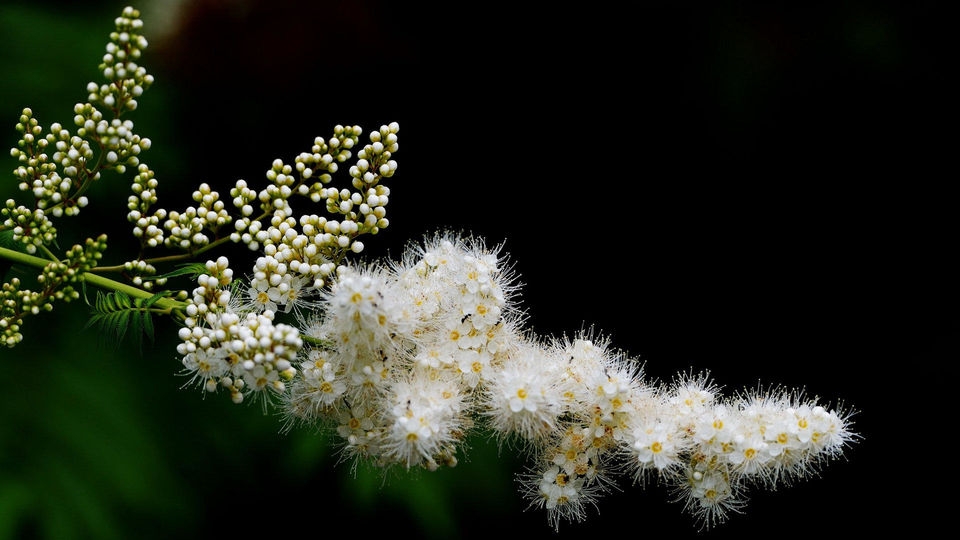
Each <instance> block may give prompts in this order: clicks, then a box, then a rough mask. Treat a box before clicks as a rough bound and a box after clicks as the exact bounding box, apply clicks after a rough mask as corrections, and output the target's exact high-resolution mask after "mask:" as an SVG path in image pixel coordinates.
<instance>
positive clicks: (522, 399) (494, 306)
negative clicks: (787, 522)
mask: <svg viewBox="0 0 960 540" xmlns="http://www.w3.org/2000/svg"><path fill="white" fill-rule="evenodd" d="M115 25H116V31H114V32H112V33H111V34H110V42H109V43H108V45H107V48H106V53H105V54H104V56H103V58H102V62H101V64H100V70H101V73H102V75H103V78H104V80H105V82H103V83H100V84H97V83H89V84H88V86H87V93H88V96H87V97H88V102H87V103H82V104H77V105H76V106H75V108H74V113H75V117H74V124H75V125H76V127H77V129H76V133H75V134H71V133H70V132H69V131H68V130H67V129H66V128H64V127H63V126H62V125H60V124H56V123H55V124H52V125H51V126H50V128H49V130H48V133H46V134H44V130H43V128H42V127H41V126H40V124H39V122H38V121H37V120H36V119H35V118H34V117H33V112H32V111H31V110H30V109H24V110H23V113H22V114H21V116H20V119H19V123H18V124H17V130H18V131H19V132H20V133H21V139H20V140H19V142H18V145H17V147H16V148H14V149H13V150H12V151H11V154H12V155H13V157H15V158H16V159H17V160H18V166H17V168H16V169H15V171H14V175H15V177H16V179H17V181H18V183H19V187H20V189H21V190H22V191H24V192H29V193H30V194H32V196H33V199H34V202H33V204H32V205H22V204H19V203H17V202H16V201H14V200H12V199H11V200H9V201H6V203H5V204H4V205H3V207H2V208H0V218H2V221H0V241H3V242H4V243H7V239H9V240H10V241H12V242H14V243H16V244H17V245H18V246H19V247H20V248H21V249H20V250H13V249H9V248H7V247H4V246H3V245H0V256H2V257H3V258H6V259H10V260H13V261H15V262H20V263H24V264H27V265H33V266H35V267H37V268H38V269H39V274H38V276H37V280H36V281H37V283H38V284H39V287H40V289H39V290H37V291H33V290H29V289H25V288H23V287H22V284H21V282H20V280H19V279H16V278H13V279H11V280H10V281H8V282H5V283H3V285H2V289H0V339H2V340H3V342H4V344H5V345H6V346H8V347H13V346H15V345H16V344H17V343H19V342H20V340H21V339H22V334H21V332H20V328H21V325H22V323H23V319H24V317H26V316H28V315H36V314H39V313H40V312H42V311H49V310H51V309H52V308H53V302H54V301H56V300H60V301H63V302H69V301H72V300H75V299H78V298H79V297H80V294H79V292H78V291H77V283H80V282H85V283H93V284H94V285H96V286H99V287H102V288H106V289H113V290H114V291H115V293H116V294H120V293H122V294H124V295H134V296H137V297H138V299H139V300H140V301H142V304H140V305H136V306H132V308H133V309H134V310H135V311H136V313H137V316H144V314H149V313H152V312H155V313H163V314H165V315H171V316H172V318H173V319H174V320H176V321H177V322H179V323H181V326H180V328H179V330H178V337H179V343H178V344H177V348H176V351H177V355H176V359H177V360H178V362H179V365H180V373H181V374H182V375H183V376H184V377H185V378H186V379H187V382H186V384H185V385H184V386H194V387H199V388H200V389H202V391H203V393H204V395H205V394H206V393H217V392H221V391H223V392H225V393H226V394H228V395H229V397H230V399H232V401H233V402H234V403H238V404H239V403H244V402H246V403H250V402H259V403H260V404H261V405H262V406H263V407H264V411H266V408H267V407H268V406H269V405H276V406H277V407H278V408H279V410H280V414H281V415H282V418H283V420H284V422H285V429H292V428H293V427H294V426H307V427H312V428H315V429H321V430H326V431H328V432H329V433H330V434H331V435H333V439H334V440H335V441H336V443H335V444H336V446H337V451H338V452H339V456H340V459H341V460H344V461H350V462H352V464H353V466H354V467H355V466H356V465H357V464H358V463H360V462H369V463H373V464H375V465H377V466H380V467H383V468H384V469H387V468H393V467H397V468H401V469H405V470H406V469H412V468H423V469H426V470H431V471H432V470H436V469H438V468H440V467H452V466H455V465H456V464H457V462H458V460H459V457H458V455H459V454H460V453H461V452H462V451H463V450H464V447H465V445H466V442H467V440H468V437H469V436H470V435H471V434H474V433H476V434H481V435H484V436H487V437H489V438H490V439H492V440H494V441H495V442H496V443H497V444H499V445H500V447H501V449H511V450H516V451H518V452H521V453H522V454H523V455H524V456H525V457H527V458H528V463H527V467H526V469H525V470H524V471H523V472H521V473H519V474H518V475H517V481H518V486H519V492H520V494H521V495H522V496H523V497H524V498H526V500H527V503H528V504H529V507H530V508H537V509H540V510H543V511H545V512H546V515H547V521H548V523H549V524H550V525H552V526H553V527H554V528H555V529H558V528H559V527H560V524H561V523H563V522H569V521H580V520H583V519H585V517H586V516H587V514H588V511H589V510H590V508H591V507H595V506H597V504H598V501H599V499H600V498H601V497H602V496H603V495H604V494H606V493H608V492H610V491H611V490H615V489H621V488H622V485H621V478H626V479H627V482H629V483H632V484H636V485H639V486H645V485H647V484H662V485H664V486H666V488H667V489H668V490H669V492H670V494H671V496H672V498H673V500H674V501H675V502H677V503H679V504H681V505H682V507H683V509H684V510H685V511H687V512H689V513H690V514H691V515H692V516H693V517H694V520H695V522H696V523H697V524H699V526H700V527H702V528H710V527H713V526H715V525H717V524H719V523H722V522H723V521H725V520H726V519H728V517H729V516H730V515H731V514H733V513H738V512H741V511H743V509H744V508H745V506H746V504H747V497H748V495H749V494H750V492H751V491H752V490H753V489H775V488H777V487H778V486H781V485H787V484H790V483H792V482H795V481H798V480H800V479H804V478H808V477H810V476H814V475H816V474H818V473H819V472H820V470H821V468H822V467H823V466H824V465H826V464H827V463H828V462H829V461H831V460H832V459H834V458H837V457H839V456H841V455H842V454H843V451H844V450H845V449H846V448H847V447H848V446H849V445H851V444H852V443H853V442H855V441H857V440H858V438H859V436H858V435H857V434H856V433H855V432H854V431H853V430H852V425H853V423H852V421H851V419H852V416H853V411H851V410H848V409H845V408H843V407H840V406H837V407H829V406H827V405H824V404H821V403H819V402H818V399H817V398H809V397H807V396H804V395H803V393H802V392H797V391H789V390H786V389H780V388H772V389H761V388H757V389H754V390H749V391H743V392H740V393H737V394H734V395H732V396H724V395H722V393H721V388H720V387H719V386H718V385H716V384H715V383H714V382H713V381H712V380H711V379H710V377H709V376H708V374H706V373H703V374H692V373H690V374H684V375H681V376H678V377H677V378H675V379H674V380H673V381H671V382H669V383H665V382H660V381H651V380H648V379H647V378H646V377H645V374H644V372H643V369H642V365H641V364H640V363H639V362H638V361H637V359H635V358H632V357H630V356H628V355H627V354H626V353H624V352H623V351H620V350H618V349H615V348H614V347H613V346H612V344H611V343H610V341H609V340H608V338H606V337H604V336H602V335H600V334H598V333H595V332H594V331H593V329H592V328H591V329H582V330H580V331H579V332H577V333H576V334H574V335H573V336H572V337H568V336H562V337H548V336H541V335H538V334H537V333H536V332H535V331H534V330H533V329H532V328H529V327H527V326H526V322H527V321H526V313H525V312H524V311H523V309H521V307H520V303H519V300H520V284H519V282H518V281H517V276H516V274H515V273H514V271H513V266H512V263H511V261H510V260H509V258H508V257H507V255H506V253H505V252H504V251H503V245H502V244H501V245H496V246H490V245H488V244H487V243H486V242H485V241H484V240H483V239H481V238H477V237H475V236H473V235H471V234H459V233H453V232H449V231H441V232H437V233H434V234H433V235H427V236H425V237H424V238H423V239H422V241H419V242H412V243H410V244H408V245H407V246H406V249H405V250H404V251H403V253H402V255H401V257H400V258H399V259H397V260H392V259H384V260H380V261H366V262H353V261H352V259H351V257H352V256H354V255H357V254H360V253H362V252H363V250H364V244H363V241H362V239H361V236H363V235H368V234H369V235H375V234H378V233H379V232H381V231H382V230H383V229H386V228H387V227H388V226H389V225H390V221H389V220H388V219H387V214H386V206H387V204H388V203H389V201H390V189H389V187H388V186H386V185H384V183H383V181H384V180H385V179H387V178H391V177H393V176H394V174H395V172H396V171H397V163H396V160H395V159H394V157H395V153H396V152H397V151H398V149H399V145H398V138H397V134H398V131H399V126H398V125H397V124H396V123H391V124H385V125H381V126H380V128H379V129H378V130H376V131H373V132H371V133H370V134H369V136H368V139H369V142H368V143H366V144H363V145H362V146H361V144H362V143H361V139H360V137H361V135H362V134H363V130H362V129H361V128H360V127H359V126H342V125H338V126H336V127H335V128H334V130H333V135H332V136H331V137H330V138H329V139H324V138H321V137H317V138H316V139H315V140H314V141H313V145H312V146H311V148H310V151H309V152H302V153H300V154H299V155H297V156H296V157H295V159H294V161H293V163H292V164H288V163H285V162H284V161H282V160H280V159H276V160H274V161H273V163H272V164H271V166H270V168H269V169H268V170H267V172H266V175H265V177H266V180H267V183H266V186H265V187H264V188H263V189H262V190H257V189H255V188H254V187H252V186H251V185H250V184H248V183H247V182H246V181H245V180H243V179H240V180H237V181H236V182H235V183H234V185H233V187H232V188H231V189H230V190H229V196H226V197H224V196H221V195H220V193H219V192H218V191H216V190H215V189H214V188H213V186H212V185H210V184H208V183H201V184H200V185H199V187H198V188H197V189H196V190H194V192H193V194H192V199H193V201H194V204H192V205H190V206H188V207H186V208H185V209H182V210H167V209H164V208H161V207H158V206H157V203H158V200H159V197H158V187H159V182H158V180H157V178H156V175H155V173H154V171H152V170H151V169H150V168H149V167H148V166H147V165H146V164H145V163H143V162H142V161H141V160H140V154H141V153H142V152H143V151H145V150H147V149H149V148H150V147H151V142H150V139H148V138H146V137H141V136H140V135H138V134H136V133H135V132H134V125H133V123H132V122H131V121H130V120H129V119H123V118H121V116H122V115H123V114H124V113H126V112H128V111H132V110H135V109H136V108H137V107H138V100H139V98H140V96H141V95H142V93H143V92H144V91H145V89H147V88H148V87H149V86H150V85H151V84H152V83H153V77H152V76H151V75H149V74H147V72H146V71H145V69H144V68H143V67H141V66H140V65H139V64H138V60H139V59H140V57H141V54H142V51H143V50H144V49H145V48H146V46H147V41H146V39H145V38H144V37H143V35H142V34H141V32H142V27H143V24H142V22H141V21H140V19H139V12H138V11H137V10H135V9H133V8H131V7H128V8H125V9H124V10H123V12H122V14H121V16H120V17H118V18H117V19H116V20H115ZM354 153H355V154H356V156H355V157H356V161H355V163H354V164H353V165H349V166H347V167H346V171H347V174H348V175H349V177H350V182H349V187H346V186H339V185H336V184H335V183H334V175H336V174H337V173H338V171H340V170H341V166H342V165H344V164H345V163H347V162H348V161H349V160H351V159H352V158H354ZM127 167H135V168H136V172H135V174H134V176H133V180H132V183H131V184H130V190H131V193H130V195H129V196H128V199H127V216H126V217H127V220H128V222H129V223H130V224H131V225H132V226H133V230H132V234H133V236H134V237H135V238H137V239H139V241H140V252H139V253H138V254H137V256H136V257H135V258H134V259H131V260H128V261H127V262H125V263H123V264H121V265H117V266H115V267H103V266H100V265H98V263H99V261H100V260H101V259H102V258H103V254H104V253H105V251H106V247H107V243H106V240H107V238H106V235H100V236H98V237H97V238H96V239H95V240H94V239H87V241H86V242H85V243H84V244H83V245H75V246H73V247H72V248H70V249H69V250H67V251H66V252H65V254H64V256H62V257H57V256H56V255H55V254H54V253H53V250H54V249H55V248H56V240H57V235H58V232H57V227H56V226H55V225H54V219H57V218H60V217H63V216H74V215H76V214H77V213H78V212H79V210H80V209H81V208H83V207H85V206H86V205H87V204H88V203H89V201H88V199H87V196H86V193H87V190H88V189H89V188H90V186H91V184H92V183H93V182H94V181H96V180H98V179H99V178H100V175H101V172H102V171H103V170H112V171H115V172H117V173H121V174H122V173H124V172H125V171H126V168H127ZM297 197H300V198H301V200H299V201H297V204H294V202H293V201H294V199H296V198H297ZM301 202H312V203H314V204H316V205H322V206H323V209H324V210H325V215H319V214H315V213H311V212H310V211H309V210H308V211H302V209H301V207H300V206H299V203H301ZM306 208H307V209H309V208H311V207H310V206H309V205H307V206H306ZM226 242H234V243H238V244H243V245H245V246H246V247H247V248H249V250H250V251H252V252H254V253H255V255H252V256H251V257H255V260H254V261H253V263H252V265H251V266H250V267H249V270H248V271H247V272H246V273H245V274H244V275H237V276H235V275H234V269H233V268H231V265H230V261H229V260H228V259H227V258H226V257H223V256H221V257H218V258H216V259H209V260H207V261H206V262H205V263H204V264H199V265H196V266H193V267H187V268H186V269H180V270H176V271H173V272H169V273H167V274H163V275H158V268H157V266H158V265H159V264H169V263H171V262H182V261H192V260H202V259H197V258H198V257H199V256H201V255H203V254H205V253H207V252H208V251H211V250H213V249H214V248H216V247H217V246H220V245H222V244H224V243H226ZM161 248H163V249H168V250H173V251H174V252H175V253H176V254H175V255H168V256H164V257H154V258H151V257H149V256H148V255H147V254H148V253H151V252H152V250H156V249H161ZM38 254H39V255H42V256H43V257H39V256H35V255H38ZM197 266H199V268H197ZM106 272H118V273H120V274H122V275H123V277H124V278H125V279H126V280H127V282H129V283H130V285H128V284H127V283H120V282H117V281H112V280H109V279H107V278H105V277H104V276H103V274H104V273H106ZM184 275H190V276H193V278H194V283H193V284H192V285H191V286H192V289H190V290H181V291H160V292H159V293H156V294H151V292H150V291H153V290H154V289H156V288H160V287H163V286H165V285H166V284H167V283H168V280H169V279H173V278H177V277H182V276H184ZM104 305H105V306H106V307H105V308H104V309H107V310H108V314H107V315H110V314H112V312H110V310H117V309H123V308H124V307H125V306H127V304H125V303H124V302H120V303H110V302H105V303H104Z"/></svg>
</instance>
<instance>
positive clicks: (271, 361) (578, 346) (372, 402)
mask: <svg viewBox="0 0 960 540" xmlns="http://www.w3.org/2000/svg"><path fill="white" fill-rule="evenodd" d="M500 251H501V250H500V248H499V247H497V248H493V249H490V248H487V247H486V246H485V245H484V243H483V241H482V240H478V239H476V238H471V237H462V236H458V235H453V234H437V235H435V236H434V237H432V238H427V239H426V240H425V241H424V242H423V243H421V244H411V245H410V246H408V249H407V250H406V251H405V253H404V254H403V257H402V258H401V260H400V261H390V262H387V263H385V264H372V265H366V266H341V267H340V268H339V269H338V271H337V272H336V279H334V280H333V281H331V282H329V283H328V284H327V286H324V287H319V288H317V287H314V286H313V285H312V284H306V283H304V282H302V280H301V275H300V274H299V273H297V272H295V271H293V270H292V269H291V268H290V267H288V266H285V265H284V264H282V263H276V262H272V261H275V260H274V259H271V258H269V257H266V258H260V259H259V260H258V263H257V267H256V268H257V270H256V272H255V277H254V279H253V280H252V285H251V287H250V290H251V291H254V292H255V293H256V294H257V295H262V296H264V297H265V298H266V300H265V301H263V302H245V303H236V302H234V301H232V297H231V295H230V293H229V288H228V286H229V284H230V282H231V279H232V278H231V275H230V273H229V269H228V268H227V264H226V261H225V260H220V261H218V262H211V263H208V270H209V272H208V274H206V275H204V276H203V277H201V279H200V287H198V288H197V289H196V290H195V291H194V302H193V305H192V306H191V309H190V310H189V313H190V316H191V318H190V319H189V320H188V326H187V328H184V329H183V331H182V332H181V337H182V338H183V340H184V343H183V344H182V345H181V351H180V352H181V354H183V355H184V358H183V361H184V366H185V367H186V368H187V370H188V373H189V374H190V375H191V376H192V378H193V379H195V380H198V381H200V382H202V383H203V384H204V385H205V386H206V387H207V388H208V389H209V390H215V389H217V388H218V387H223V386H225V387H228V388H230V391H231V394H232V395H233V396H234V399H235V400H237V401H239V400H240V399H241V398H240V397H238V396H242V393H248V392H257V391H261V390H265V389H269V390H272V391H273V393H272V394H271V395H273V396H276V397H279V398H280V403H281V406H282V411H283V413H284V415H285V416H286V418H287V421H288V423H287V428H288V429H289V428H290V427H292V426H294V425H309V426H312V427H321V428H324V429H329V430H330V431H331V432H333V433H336V434H337V435H338V436H339V437H340V441H341V442H340V452H341V456H342V457H343V458H344V459H347V458H349V459H354V460H369V461H371V462H373V463H375V464H377V465H379V466H382V467H390V466H400V467H402V468H411V467H423V468H426V469H428V470H435V469H437V468H438V467H440V466H443V465H447V466H452V465H455V464H456V462H457V452H458V450H459V449H460V448H461V446H462V444H463V443H464V442H465V440H466V437H467V436H468V434H469V433H471V432H473V431H476V430H485V431H486V432H487V433H490V434H492V435H494V436H495V437H496V438H498V440H499V441H500V444H502V445H508V446H516V447H517V448H520V449H523V450H525V451H526V452H527V453H528V454H529V455H530V457H531V466H530V469H529V470H528V471H527V472H526V473H524V474H523V475H521V479H522V484H521V492H522V493H523V494H524V495H525V496H526V497H527V498H528V500H529V502H530V504H531V506H536V507H541V508H544V509H545V510H546V511H547V513H548V516H549V520H550V522H551V523H552V524H553V526H554V527H559V523H560V522H561V521H563V520H573V521H577V520H581V519H583V518H584V517H585V514H586V510H587V508H588V507H590V506H593V505H595V503H596V500H597V498H598V497H599V496H600V495H602V494H603V493H605V492H607V491H608V490H610V489H611V488H613V487H614V486H615V484H616V482H617V477H618V476H621V475H626V476H629V477H630V478H631V479H632V481H634V482H636V483H639V484H643V483H645V482H646V481H648V480H649V479H656V480H658V481H662V482H665V483H667V484H668V485H669V486H671V488H672V489H673V490H674V492H675V493H676V496H677V499H678V500H679V501H681V502H682V503H683V505H684V507H685V508H686V509H687V510H688V511H689V512H691V513H692V514H693V515H694V516H696V517H697V518H698V519H699V521H700V523H701V525H702V526H704V527H710V526H712V525H713V524H716V523H718V522H721V521H723V520H724V519H725V518H726V517H727V515H728V513H729V512H730V511H739V509H740V508H741V507H742V506H743V505H744V504H745V501H746V499H745V495H746V492H747V489H746V488H747V487H749V486H759V487H767V488H771V489H772V488H774V487H775V486H777V485H779V484H781V483H785V482H790V481H792V480H795V479H798V478H802V477H804V476H808V475H811V474H814V473H815V472H817V471H818V469H819V466H820V465H822V464H823V463H825V462H826V461H827V460H829V459H830V458H832V457H835V456H837V455H839V453H840V452H841V451H842V450H843V448H844V447H845V446H846V445H847V444H849V443H850V442H851V441H852V440H853V439H855V434H854V433H853V432H852V431H851V430H850V423H849V414H848V413H845V412H844V411H837V410H827V409H826V408H824V407H823V406H821V405H818V404H817V403H816V402H815V400H806V399H804V398H803V396H801V395H799V394H798V393H790V392H785V391H774V390H770V391H767V392H753V393H746V394H743V395H739V396H735V397H732V398H726V399H725V398H723V397H722V396H721V395H720V394H719V389H718V388H716V387H715V386H713V385H712V383H711V382H710V381H709V380H708V378H707V377H706V376H692V375H687V376H683V377H680V378H678V379H677V380H676V381H674V382H673V383H671V384H651V383H647V382H645V381H644V378H643V374H642V371H641V369H640V368H639V365H638V363H637V362H636V360H635V359H632V358H629V357H627V356H625V355H623V354H622V353H619V352H617V351H614V350H613V349H611V348H610V347H609V344H608V343H607V342H606V341H605V340H603V339H602V338H599V337H597V336H594V335H591V333H590V332H586V331H581V332H580V333H579V334H578V335H577V336H575V338H573V339H569V338H566V337H565V338H562V339H558V338H542V337H538V336H537V335H536V334H535V333H534V332H532V330H530V329H527V328H525V326H524V314H523V312H522V311H520V310H519V309H518V306H517V303H516V302H515V300H516V299H517V296H518V295H517V293H518V287H517V284H516V283H515V282H514V279H513V275H512V272H511V269H510V267H509V265H508V264H507V261H506V259H505V258H504V257H502V256H501V253H500ZM289 276H292V278H290V279H293V280H300V281H297V283H298V285H297V287H299V290H300V291H301V292H300V293H297V294H302V291H303V290H305V289H312V292H313V293H314V295H313V296H314V300H313V301H312V302H311V303H304V304H303V307H305V308H306V307H309V309H303V310H302V311H297V312H296V316H295V317H293V321H294V322H293V326H294V327H296V328H297V329H296V330H294V328H293V327H291V326H286V325H284V324H276V323H275V322H274V317H275V313H277V308H279V307H281V306H283V305H289V302H290V298H293V296H296V295H291V293H290V291H292V289H293V287H292V286H290V287H287V288H284V287H283V285H284V284H288V285H289V284H290V283H292V282H290V281H286V280H285V279H287V277H289ZM288 295H289V296H288Z"/></svg>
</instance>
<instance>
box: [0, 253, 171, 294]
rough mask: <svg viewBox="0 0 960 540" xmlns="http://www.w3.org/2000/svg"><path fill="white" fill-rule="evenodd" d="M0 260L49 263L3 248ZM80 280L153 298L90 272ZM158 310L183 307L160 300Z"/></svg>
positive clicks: (29, 263)
mask: <svg viewBox="0 0 960 540" xmlns="http://www.w3.org/2000/svg"><path fill="white" fill-rule="evenodd" d="M0 258H3V259H7V260H10V261H13V262H15V263H21V264H26V265H29V266H33V267H36V268H40V269H43V268H46V266H47V265H48V264H50V261H49V260H47V259H42V258H40V257H34V256H33V255H28V254H26V253H21V252H19V251H14V250H12V249H8V248H5V247H0ZM80 279H81V280H83V281H84V282H86V283H89V284H91V285H93V286H95V287H100V288H101V289H108V290H113V291H120V292H123V293H126V294H128V295H129V296H132V297H134V298H142V299H144V300H146V299H148V298H151V297H153V293H150V292H147V291H145V290H143V289H138V288H136V287H133V286H131V285H127V284H126V283H120V282H119V281H114V280H112V279H108V278H105V277H103V276H98V275H96V274H94V273H92V272H83V273H82V274H81V275H80ZM154 305H155V306H157V307H158V308H162V309H177V308H182V307H184V306H185V304H184V303H183V302H179V301H177V300H174V299H172V298H161V299H160V300H158V301H157V303H156V304H154Z"/></svg>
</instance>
